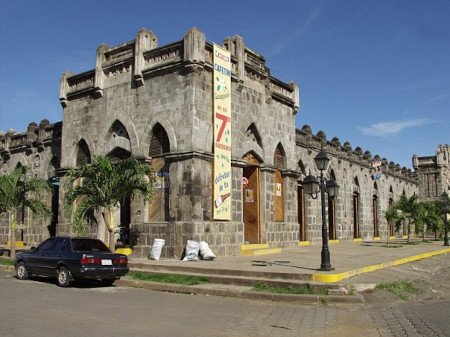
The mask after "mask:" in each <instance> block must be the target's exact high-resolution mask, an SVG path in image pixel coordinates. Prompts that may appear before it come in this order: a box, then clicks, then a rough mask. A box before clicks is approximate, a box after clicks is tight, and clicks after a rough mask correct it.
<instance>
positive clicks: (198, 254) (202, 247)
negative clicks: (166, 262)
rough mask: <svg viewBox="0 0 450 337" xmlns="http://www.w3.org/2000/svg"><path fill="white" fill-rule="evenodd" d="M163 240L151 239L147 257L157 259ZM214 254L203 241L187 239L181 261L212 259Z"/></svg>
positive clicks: (214, 256)
mask: <svg viewBox="0 0 450 337" xmlns="http://www.w3.org/2000/svg"><path fill="white" fill-rule="evenodd" d="M164 244H165V240H163V239H155V240H153V246H152V249H151V250H150V254H149V256H148V258H149V259H150V260H159V258H160V256H161V250H162V248H163V247H164ZM215 258H216V255H214V253H213V252H212V250H211V248H209V245H208V243H207V242H205V241H200V242H197V241H193V240H188V241H187V244H186V250H185V255H184V258H183V261H199V260H200V259H202V260H214V259H215Z"/></svg>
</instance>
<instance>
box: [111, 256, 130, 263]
mask: <svg viewBox="0 0 450 337" xmlns="http://www.w3.org/2000/svg"><path fill="white" fill-rule="evenodd" d="M127 263H128V259H127V258H126V257H118V258H115V259H114V264H127Z"/></svg>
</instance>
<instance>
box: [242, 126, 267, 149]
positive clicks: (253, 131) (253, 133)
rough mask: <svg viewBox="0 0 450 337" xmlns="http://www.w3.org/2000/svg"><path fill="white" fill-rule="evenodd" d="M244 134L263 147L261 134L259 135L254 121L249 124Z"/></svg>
mask: <svg viewBox="0 0 450 337" xmlns="http://www.w3.org/2000/svg"><path fill="white" fill-rule="evenodd" d="M245 134H246V135H247V138H248V139H250V140H251V141H253V142H256V143H257V144H258V145H259V147H260V148H262V147H263V146H262V140H261V136H260V135H259V132H258V129H257V128H256V125H255V124H254V123H252V124H250V126H249V127H248V129H247V131H246V133H245Z"/></svg>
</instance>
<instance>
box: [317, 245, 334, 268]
mask: <svg viewBox="0 0 450 337" xmlns="http://www.w3.org/2000/svg"><path fill="white" fill-rule="evenodd" d="M321 258H322V261H321V263H320V269H319V270H321V271H330V270H334V268H331V261H330V251H329V250H328V246H325V247H323V248H322V252H321Z"/></svg>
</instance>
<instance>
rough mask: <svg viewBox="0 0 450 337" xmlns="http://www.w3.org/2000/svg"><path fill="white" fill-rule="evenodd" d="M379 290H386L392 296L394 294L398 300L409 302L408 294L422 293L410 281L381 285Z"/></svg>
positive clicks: (378, 287) (378, 286)
mask: <svg viewBox="0 0 450 337" xmlns="http://www.w3.org/2000/svg"><path fill="white" fill-rule="evenodd" d="M376 288H377V289H384V290H387V291H389V292H391V293H392V294H394V295H395V296H396V297H397V298H399V299H401V300H405V301H406V300H407V299H408V296H407V294H416V293H418V292H420V289H418V288H415V287H414V286H413V285H412V282H408V281H395V282H390V283H380V284H379V285H377V287H376Z"/></svg>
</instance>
